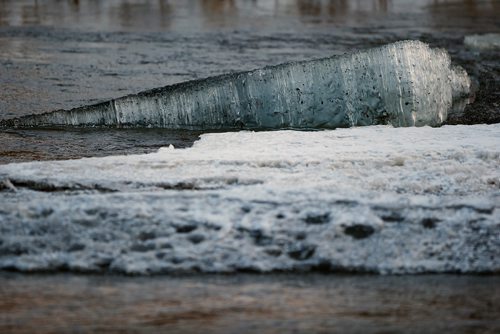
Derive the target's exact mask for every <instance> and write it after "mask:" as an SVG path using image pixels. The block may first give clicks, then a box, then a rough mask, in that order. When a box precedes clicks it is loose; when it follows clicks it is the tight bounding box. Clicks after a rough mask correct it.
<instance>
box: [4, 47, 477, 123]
mask: <svg viewBox="0 0 500 334" xmlns="http://www.w3.org/2000/svg"><path fill="white" fill-rule="evenodd" d="M469 90H470V80H469V77H468V76H467V73H466V72H465V71H464V70H463V69H462V68H460V67H458V66H452V65H451V60H450V56H449V55H448V53H447V52H446V51H445V50H442V49H431V48H430V47H429V46H428V45H427V44H425V43H422V42H419V41H401V42H397V43H393V44H389V45H385V46H382V47H379V48H374V49H370V50H366V51H360V52H355V53H351V54H346V55H343V56H337V57H329V58H323V59H317V60H311V61H302V62H291V63H285V64H281V65H277V66H270V67H265V68H263V69H258V70H254V71H249V72H240V73H232V74H227V75H222V76H217V77H211V78H207V79H202V80H195V81H189V82H184V83H180V84H176V85H172V86H166V87H163V88H158V89H153V90H150V91H146V92H142V93H139V94H135V95H129V96H125V97H121V98H118V99H114V100H111V101H107V102H103V103H100V104H96V105H91V106H84V107H81V108H76V109H72V110H69V111H68V110H59V111H54V112H51V113H46V114H41V115H31V116H26V117H22V118H17V119H12V120H6V121H2V122H0V126H7V127H9V126H44V125H79V126H102V125H106V126H139V127H162V128H171V129H202V130H207V129H231V128H233V129H234V128H238V129H240V128H246V129H256V128H259V129H263V128H268V129H269V128H337V127H351V126H360V125H374V124H391V125H393V126H422V125H439V124H442V123H443V122H444V121H445V120H446V117H447V113H448V111H450V110H452V109H457V108H458V109H463V108H464V106H465V104H464V103H463V101H462V100H463V99H464V98H466V97H468V94H469Z"/></svg>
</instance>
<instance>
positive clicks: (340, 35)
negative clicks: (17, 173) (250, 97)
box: [0, 0, 500, 333]
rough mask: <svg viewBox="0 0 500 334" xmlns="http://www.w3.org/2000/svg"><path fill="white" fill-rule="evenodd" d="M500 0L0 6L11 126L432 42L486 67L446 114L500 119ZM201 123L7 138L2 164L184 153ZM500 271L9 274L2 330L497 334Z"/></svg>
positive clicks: (0, 292) (50, 1)
mask: <svg viewBox="0 0 500 334" xmlns="http://www.w3.org/2000/svg"><path fill="white" fill-rule="evenodd" d="M499 17H500V1H495V0H484V1H480V0H478V1H473V0H463V1H459V0H456V1H454V0H449V1H446V0H443V1H440V0H421V1H415V0H401V1H397V0H393V1H391V0H366V1H363V0H358V1H354V0H353V1H347V0H331V1H320V0H311V1H305V0H269V1H264V0H253V1H252V0H248V1H244V0H227V1H224V0H204V1H202V0H200V1H197V0H185V1H181V0H178V1H171V0H169V1H162V0H158V1H147V0H107V1H91V0H88V1H84V0H81V1H78V0H73V1H69V0H67V1H63V0H59V1H58V0H46V1H35V0H31V1H30V0H16V1H14V0H12V1H6V0H0V119H2V118H10V117H16V116H21V115H26V114H32V113H41V112H45V111H49V110H53V109H60V108H65V109H66V108H72V107H77V106H80V105H85V104H91V103H96V102H98V101H102V100H106V99H110V98H114V97H119V96H122V95H126V94H130V93H135V92H139V91H142V90H145V89H150V88H154V87H159V86H164V85H167V84H173V83H176V82H180V81H184V80H190V79H195V78H202V77H207V76H211V75H217V74H221V73H225V72H230V71H240V70H247V69H253V68H257V67H262V66H265V65H271V64H278V63H282V62H286V61H292V60H302V59H311V58H317V57H324V56H328V55H334V54H341V53H344V52H347V51H350V50H355V49H363V48H369V47H373V46H378V45H381V44H386V43H389V42H393V41H396V40H401V39H420V40H423V41H426V42H429V43H430V44H432V45H433V46H439V47H444V48H446V49H447V50H448V51H449V52H450V54H451V55H452V58H453V60H454V61H455V62H456V63H458V64H461V65H462V66H464V67H465V68H466V70H467V71H468V72H469V74H470V75H472V76H473V80H474V81H475V86H476V87H477V94H476V98H475V102H474V103H473V104H472V105H469V106H468V108H467V109H466V112H465V113H464V114H462V115H450V118H449V123H450V124H458V123H465V124H471V123H483V122H487V123H496V122H500V111H499V106H500V97H499V94H500V93H499V92H500V89H499V87H500V55H499V53H498V51H489V52H478V51H475V50H467V49H466V48H465V47H464V45H463V37H464V36H465V35H469V34H474V33H487V32H497V33H498V32H500V20H499ZM198 135H199V133H197V132H185V131H184V132H175V131H168V130H158V129H143V130H140V129H60V128H59V129H58V128H55V129H43V130H37V129H26V130H20V129H15V130H13V129H11V130H5V129H4V130H1V131H0V143H1V145H0V163H9V162H14V161H30V160H47V159H67V158H78V157H82V156H103V155H110V154H129V153H140V152H150V151H154V150H156V149H157V148H158V147H160V146H165V145H169V144H173V145H174V146H176V147H186V146H189V145H191V144H192V143H193V141H195V140H196V139H197V138H198ZM499 293H500V282H499V279H498V277H497V276H492V277H481V276H448V275H437V276H413V277H376V276H334V275H326V276H325V275H298V274H294V275H289V276H288V275H285V276H282V275H270V276H257V275H250V276H242V275H236V276H215V277H213V276H195V277H187V278H182V277H154V278H151V277H149V278H148V277H142V278H133V277H129V278H124V277H116V276H78V275H35V276H30V275H22V274H6V273H4V274H2V275H0V332H2V333H7V332H17V333H32V332H43V333H45V332H47V333H49V332H65V333H68V332H74V333H86V332H95V331H100V332H103V331H108V332H117V331H122V332H210V333H220V332H226V333H234V332H259V333H261V332H262V333H263V332H270V333H283V332H293V331H295V332H304V333H313V332H324V333H331V332H341V333H344V332H360V333H367V332H373V333H381V332H384V333H395V332H402V331H404V332H414V333H422V332H428V333H430V332H436V333H442V332H454V333H457V332H459V333H498V332H499V331H500V323H499V320H498V319H499V317H498V315H499V314H500V301H499V300H500V295H499Z"/></svg>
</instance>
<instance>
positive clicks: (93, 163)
mask: <svg viewBox="0 0 500 334" xmlns="http://www.w3.org/2000/svg"><path fill="white" fill-rule="evenodd" d="M499 166H500V125H499V124H495V125H474V126H445V127H442V128H430V127H422V128H392V127H385V126H377V127H363V128H350V129H338V130H333V131H318V132H300V131H273V132H230V133H214V134H205V135H203V136H202V137H201V139H200V140H199V141H198V142H196V143H195V144H194V146H193V147H192V148H188V149H183V150H178V149H175V150H174V149H171V148H164V149H160V150H159V151H158V152H157V153H154V154H147V155H133V156H115V157H106V158H87V159H80V160H70V161H51V162H32V163H23V164H9V165H3V166H0V177H1V178H2V179H3V180H4V184H7V183H5V182H8V184H10V185H11V187H4V191H2V192H0V232H1V233H0V268H10V269H17V270H27V271H31V270H46V269H60V268H64V269H70V270H77V271H81V270H85V271H102V270H114V271H120V272H126V273H142V274H144V273H163V272H179V271H193V270H194V271H198V270H201V271H205V272H231V271H236V270H256V271H271V270H310V269H312V268H322V269H328V270H354V271H374V272H379V273H414V272H445V271H459V272H498V271H499V270H500V260H499V259H500V236H499V234H498V231H499V230H500V210H499V208H500V168H499ZM7 180H8V181H7ZM12 188H14V189H17V191H16V192H12V191H11V189H12ZM34 190H35V191H34Z"/></svg>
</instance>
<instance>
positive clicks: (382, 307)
mask: <svg viewBox="0 0 500 334" xmlns="http://www.w3.org/2000/svg"><path fill="white" fill-rule="evenodd" d="M499 289H500V278H499V277H498V276H489V277H484V276H452V275H442V276H406V277H380V276H359V275H358V276H348V275H338V276H333V275H265V276H264V275H238V276H206V275H201V276H196V277H192V276H191V277H189V276H188V277H175V276H174V277H172V276H170V277H164V276H160V277H147V278H143V277H120V276H81V275H80V276H73V275H17V274H2V275H0V311H1V312H0V331H1V332H3V333H6V332H8V333H30V332H37V333H54V332H59V333H68V332H122V331H124V332H134V333H156V332H169V333H199V332H203V333H235V332H238V333H284V332H287V333H288V332H295V333H322V332H325V333H345V332H350V333H351V332H354V333H381V332H384V333H385V332H405V333H442V332H453V333H497V332H498V331H500V321H499V320H498V313H499V312H500V304H499V301H500V290H499ZM47 319H57V321H47Z"/></svg>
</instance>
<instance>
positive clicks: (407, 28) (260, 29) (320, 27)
mask: <svg viewBox="0 0 500 334" xmlns="http://www.w3.org/2000/svg"><path fill="white" fill-rule="evenodd" d="M499 14H500V1H495V0H485V1H465V0H464V1H458V0H457V1H453V0H450V1H431V0H428V1H418V2H416V1H410V0H401V1H396V0H394V1H390V0H366V1H342V0H331V1H326V0H324V1H320V0H317V1H301V0H275V1H264V0H254V1H243V0H240V1H238V0H227V1H223V0H204V1H194V0H191V1H146V0H142V1H141V0H137V1H120V0H115V1H105V2H97V1H55V0H52V1H51V0H48V1H43V2H42V1H28V0H25V1H23V0H22V1H5V0H3V1H0V72H1V75H0V119H7V118H12V117H18V116H22V115H28V114H33V113H42V112H47V111H51V110H55V109H70V108H74V107H78V106H82V105H88V104H93V103H98V102H100V101H105V100H109V99H112V98H117V97H120V96H123V95H127V94H131V93H137V92H139V91H143V90H146V89H151V88H155V87H161V86H165V85H168V84H174V83H178V82H182V81H186V80H191V79H197V78H204V77H208V76H213V75H218V74H223V73H228V72H235V71H242V70H251V69H254V68H259V67H263V66H267V65H275V64H279V63H283V62H288V61H296V60H308V59H315V58H322V57H326V56H330V55H339V54H343V53H345V52H349V51H354V50H360V49H367V48H370V47H374V46H380V45H383V44H387V43H390V42H394V41H397V40H402V39H419V40H422V41H424V42H428V43H430V44H431V46H433V47H443V48H445V49H446V50H447V51H448V52H449V53H450V54H451V56H452V60H453V62H454V63H457V64H459V65H462V66H463V67H464V68H465V69H466V70H467V72H468V73H469V74H470V76H471V77H472V80H473V86H474V87H475V91H476V94H475V100H474V103H473V104H471V105H469V106H467V107H466V109H465V111H464V112H463V113H457V114H453V113H452V114H449V115H448V123H449V124H473V123H496V122H499V121H500V113H499V111H498V109H499V108H498V94H499V93H498V92H499V89H498V88H499V86H500V84H499V82H500V74H499V68H500V65H499V59H500V57H499V53H498V51H495V50H491V51H484V52H479V51H477V50H469V49H467V48H466V47H465V46H464V44H463V38H464V36H466V35H470V34H475V33H487V32H499V31H500V23H499V21H498V16H499ZM48 133H50V135H48ZM110 133H111V134H109V133H107V132H106V131H79V130H73V129H72V130H61V131H51V132H47V131H46V130H34V129H29V130H22V129H16V130H2V131H1V132H0V141H1V142H2V147H1V148H0V162H1V163H6V162H12V161H29V160H39V159H43V160H46V159H65V158H77V157H81V156H95V155H109V154H116V153H118V154H122V153H124V154H126V153H143V152H150V151H154V150H156V148H157V147H158V146H162V145H169V144H171V143H172V144H174V146H176V143H177V145H179V144H180V142H182V144H180V145H181V146H187V145H190V144H192V142H193V141H194V140H195V139H196V138H197V134H195V135H192V134H186V133H176V132H171V131H159V130H152V131H149V130H144V131H139V132H138V131H136V130H119V131H118V130H117V131H111V130H110ZM179 135H180V137H179ZM19 138H34V139H33V140H24V141H23V142H22V145H21V144H20V142H19ZM150 144H151V145H150ZM82 148H83V149H82Z"/></svg>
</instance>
